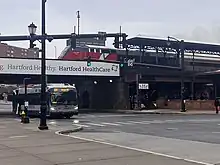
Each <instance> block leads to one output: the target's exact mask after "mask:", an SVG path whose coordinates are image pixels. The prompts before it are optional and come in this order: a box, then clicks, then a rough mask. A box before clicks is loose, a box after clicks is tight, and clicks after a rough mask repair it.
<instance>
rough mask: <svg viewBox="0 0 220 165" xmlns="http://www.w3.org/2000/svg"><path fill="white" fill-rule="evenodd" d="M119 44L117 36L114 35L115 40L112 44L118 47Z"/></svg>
mask: <svg viewBox="0 0 220 165" xmlns="http://www.w3.org/2000/svg"><path fill="white" fill-rule="evenodd" d="M119 45H120V43H119V36H116V37H115V41H114V46H115V48H117V49H119Z"/></svg>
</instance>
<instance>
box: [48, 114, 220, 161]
mask: <svg viewBox="0 0 220 165" xmlns="http://www.w3.org/2000/svg"><path fill="white" fill-rule="evenodd" d="M48 125H56V126H60V127H62V128H63V129H65V128H68V129H69V128H71V126H72V125H77V126H82V127H84V130H83V131H81V132H78V133H74V134H72V135H71V136H73V137H75V138H85V139H88V140H94V141H98V142H100V143H108V144H110V145H119V146H120V147H128V148H130V149H134V150H140V151H143V152H150V153H154V154H158V155H161V154H162V155H163V156H168V157H175V158H179V159H186V160H189V161H193V162H200V163H211V164H217V163H220V157H219V152H220V115H152V114H151V115H149V114H138V115H137V114H127V115H125V114H92V115H91V114H82V115H79V116H78V117H76V118H75V119H69V120H67V119H54V120H49V121H48Z"/></svg>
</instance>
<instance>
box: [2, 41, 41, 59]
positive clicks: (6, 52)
mask: <svg viewBox="0 0 220 165" xmlns="http://www.w3.org/2000/svg"><path fill="white" fill-rule="evenodd" d="M0 57H16V58H39V50H38V49H25V48H20V47H16V46H11V45H8V44H6V43H0Z"/></svg>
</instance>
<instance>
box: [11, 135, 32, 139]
mask: <svg viewBox="0 0 220 165" xmlns="http://www.w3.org/2000/svg"><path fill="white" fill-rule="evenodd" d="M25 137H28V136H26V135H24V136H10V137H9V138H10V139H15V138H25Z"/></svg>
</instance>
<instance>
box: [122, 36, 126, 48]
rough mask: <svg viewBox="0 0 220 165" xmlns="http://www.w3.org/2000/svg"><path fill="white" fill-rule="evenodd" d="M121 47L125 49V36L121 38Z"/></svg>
mask: <svg viewBox="0 0 220 165" xmlns="http://www.w3.org/2000/svg"><path fill="white" fill-rule="evenodd" d="M122 47H123V48H124V49H125V48H126V47H127V43H126V35H123V36H122Z"/></svg>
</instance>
